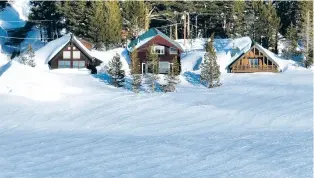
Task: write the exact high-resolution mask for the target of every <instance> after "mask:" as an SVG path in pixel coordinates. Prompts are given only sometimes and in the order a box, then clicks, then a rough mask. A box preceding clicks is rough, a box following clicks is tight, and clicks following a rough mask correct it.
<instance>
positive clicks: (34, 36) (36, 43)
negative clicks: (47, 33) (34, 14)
mask: <svg viewBox="0 0 314 178" xmlns="http://www.w3.org/2000/svg"><path fill="white" fill-rule="evenodd" d="M26 38H29V39H25V40H24V41H22V43H21V44H20V46H21V51H24V50H26V49H27V47H28V45H29V44H30V45H32V48H33V50H34V51H36V50H37V49H39V48H41V47H43V46H44V45H45V43H44V42H42V41H41V40H40V31H39V29H38V28H37V27H36V26H34V27H33V28H32V29H31V31H29V32H28V33H27V35H26Z"/></svg>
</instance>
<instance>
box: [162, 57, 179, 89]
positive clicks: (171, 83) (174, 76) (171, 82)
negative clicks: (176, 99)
mask: <svg viewBox="0 0 314 178" xmlns="http://www.w3.org/2000/svg"><path fill="white" fill-rule="evenodd" d="M171 62H172V70H170V71H169V73H168V74H167V75H166V78H165V79H166V81H167V85H166V86H165V87H164V92H174V91H175V90H176V84H178V83H179V82H180V79H179V77H178V75H179V74H180V68H179V63H178V59H177V57H174V58H173V59H172V61H171Z"/></svg>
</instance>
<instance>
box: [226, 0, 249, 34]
mask: <svg viewBox="0 0 314 178" xmlns="http://www.w3.org/2000/svg"><path fill="white" fill-rule="evenodd" d="M231 3H232V4H233V7H232V13H231V22H230V23H232V24H233V25H232V27H231V29H229V30H228V33H229V36H230V37H231V38H238V37H242V36H244V34H245V16H244V15H245V14H244V11H245V7H246V5H245V2H244V1H242V0H241V1H233V2H231Z"/></svg>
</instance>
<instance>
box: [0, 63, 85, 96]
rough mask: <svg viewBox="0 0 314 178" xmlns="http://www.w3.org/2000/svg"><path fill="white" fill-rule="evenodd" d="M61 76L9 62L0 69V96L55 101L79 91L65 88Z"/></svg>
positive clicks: (69, 87) (68, 87)
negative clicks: (7, 95)
mask: <svg viewBox="0 0 314 178" xmlns="http://www.w3.org/2000/svg"><path fill="white" fill-rule="evenodd" d="M64 82H65V81H64V80H63V79H62V76H60V75H55V74H52V73H49V72H46V71H43V70H40V69H37V68H31V67H29V66H26V65H22V64H20V63H18V62H16V61H11V62H9V63H7V64H6V65H4V66H2V67H0V94H9V95H15V96H22V97H25V98H28V99H33V100H39V101H55V100H59V99H60V98H62V96H63V95H64V94H71V93H77V92H78V91H79V89H76V88H73V87H71V86H67V85H65V83H64Z"/></svg>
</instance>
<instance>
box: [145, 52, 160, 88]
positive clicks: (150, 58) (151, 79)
mask: <svg viewBox="0 0 314 178" xmlns="http://www.w3.org/2000/svg"><path fill="white" fill-rule="evenodd" d="M147 65H148V68H149V69H150V70H149V71H148V72H151V74H149V75H148V83H149V85H150V86H151V89H152V92H154V91H155V88H156V81H157V80H158V73H159V69H158V65H159V58H158V54H156V53H155V52H154V51H153V46H150V47H148V50H147Z"/></svg>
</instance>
